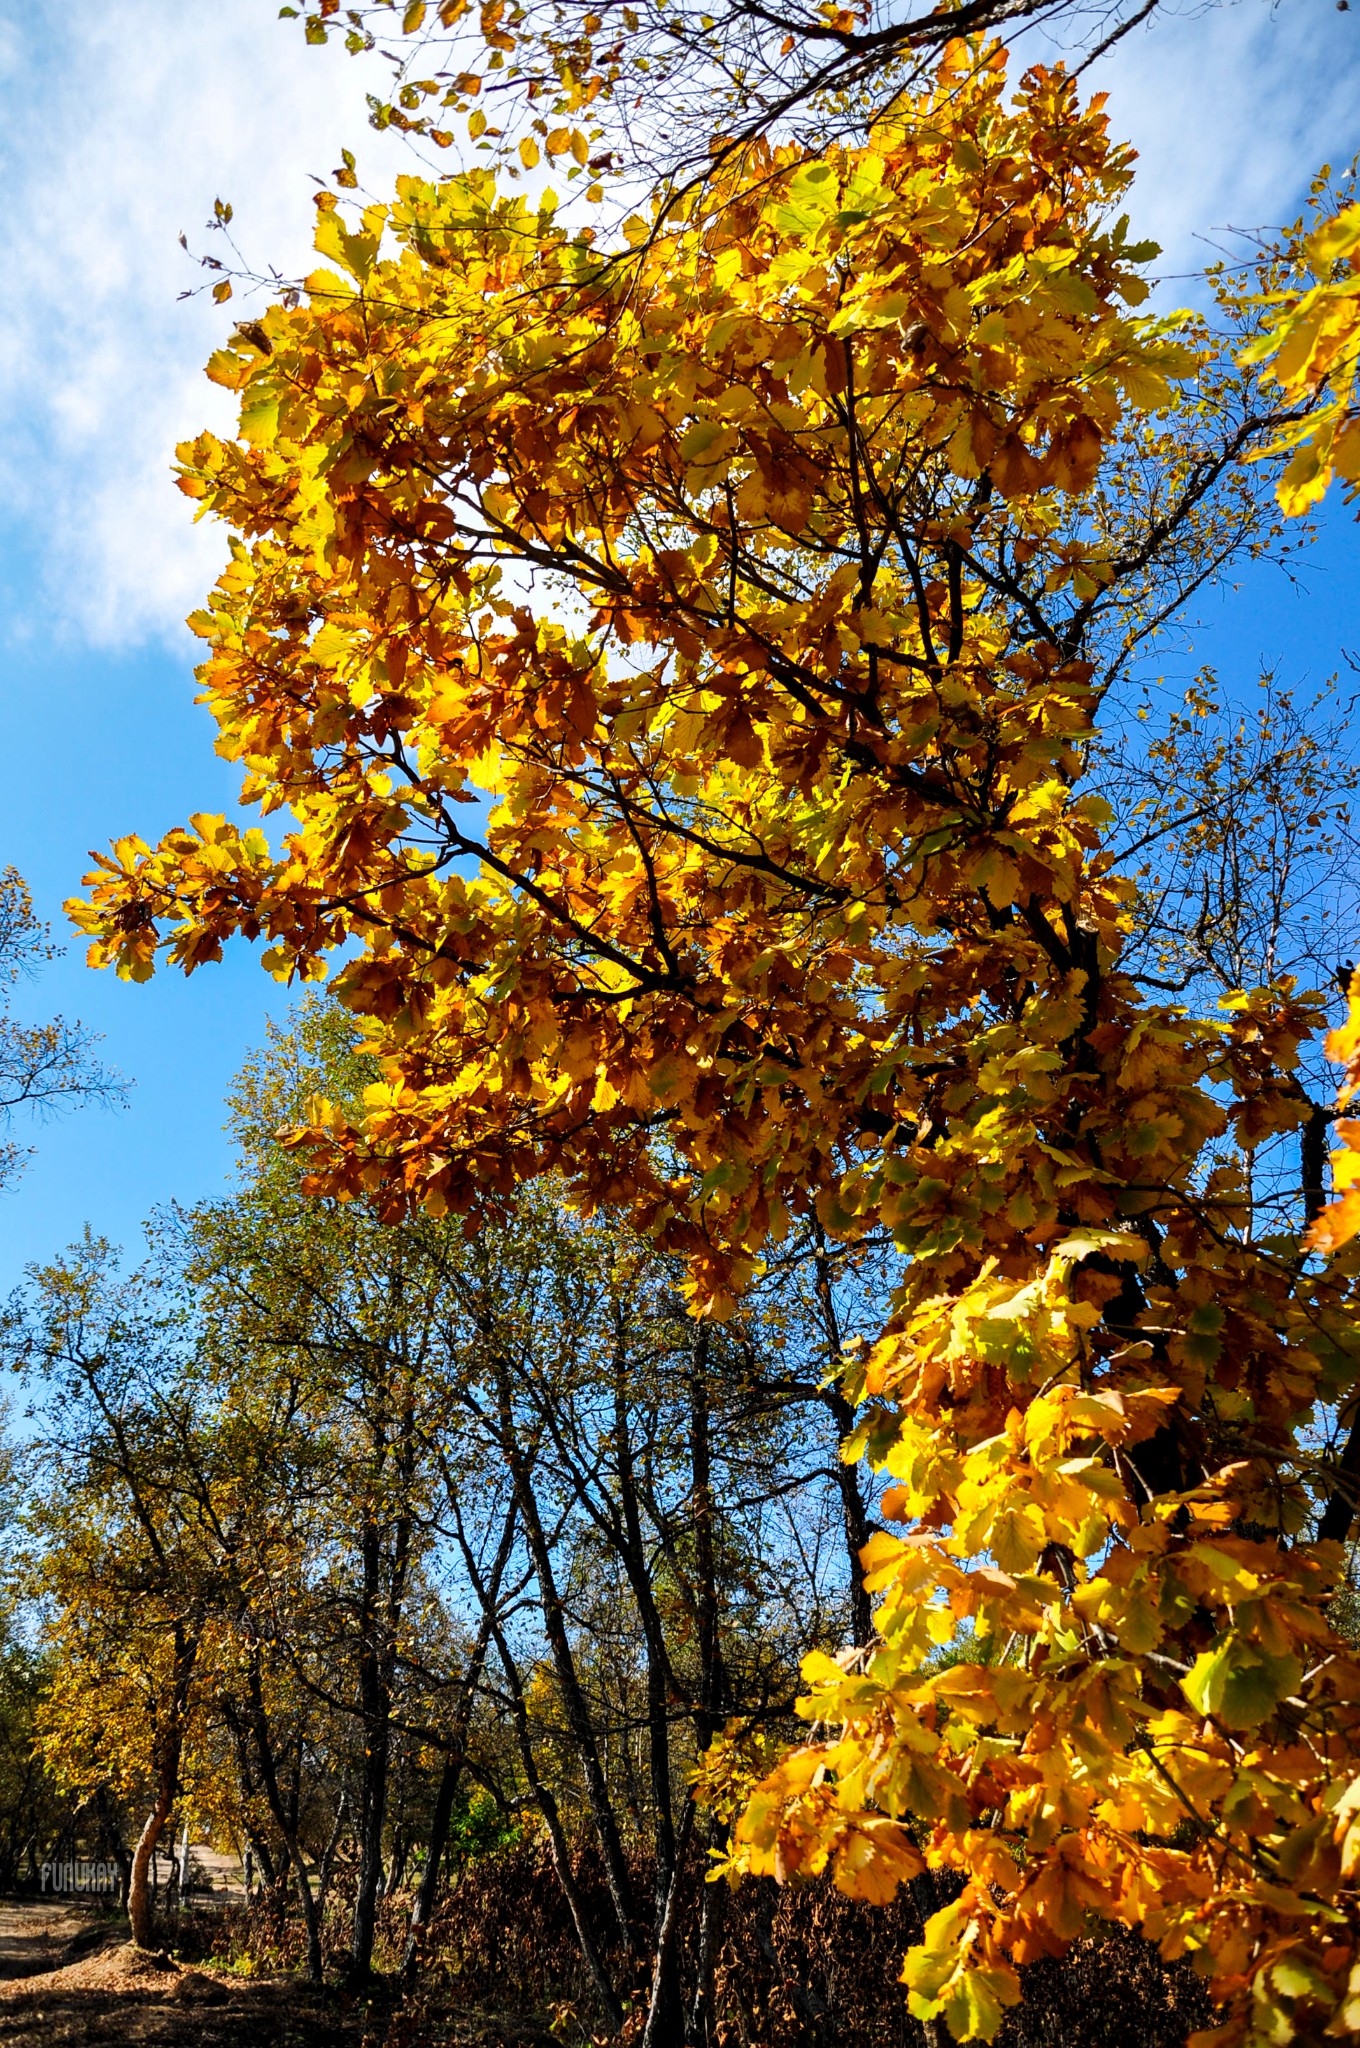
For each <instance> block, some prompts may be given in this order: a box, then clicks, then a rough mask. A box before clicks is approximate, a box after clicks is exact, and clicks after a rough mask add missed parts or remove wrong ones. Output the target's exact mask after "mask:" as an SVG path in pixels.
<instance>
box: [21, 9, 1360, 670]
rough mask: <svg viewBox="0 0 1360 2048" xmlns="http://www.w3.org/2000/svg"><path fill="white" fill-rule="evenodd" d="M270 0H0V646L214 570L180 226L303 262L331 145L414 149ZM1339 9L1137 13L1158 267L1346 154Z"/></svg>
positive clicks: (1352, 133) (111, 617)
mask: <svg viewBox="0 0 1360 2048" xmlns="http://www.w3.org/2000/svg"><path fill="white" fill-rule="evenodd" d="M276 13H277V4H276V0H209V4H202V0H200V4H198V5H195V6H186V5H185V4H184V0H66V4H64V5H62V6H61V7H59V8H58V7H50V8H49V7H35V6H33V5H32V0H0V102H2V103H3V108H4V122H3V124H2V128H0V132H2V133H3V141H0V173H3V180H4V190H5V195H6V204H5V209H4V214H3V218H0V265H3V274H4V278H5V290H4V297H3V304H2V305H0V488H3V494H4V496H3V503H4V506H5V512H4V515H3V517H4V520H5V523H6V524H7V526H8V528H9V539H10V542H11V548H13V547H14V546H16V545H18V546H20V547H21V548H22V554H23V559H24V562H25V569H26V581H25V586H24V588H23V589H22V591H16V590H15V589H13V588H11V591H10V593H9V598H8V601H7V603H6V604H5V605H4V607H3V613H4V617H3V630H7V631H8V633H9V634H10V635H11V636H12V635H15V634H18V635H24V634H37V633H43V634H48V633H50V632H52V631H53V630H57V631H65V632H67V633H72V634H75V635H78V636H80V637H82V638H84V639H86V640H88V641H91V642H94V643H96V644H105V645H121V646H130V645H136V644H138V643H141V642H145V641H147V640H156V639H159V640H167V639H169V640H172V641H173V640H177V639H178V635H179V633H180V631H181V630H182V629H181V628H180V623H179V622H180V621H181V620H182V618H183V615H184V613H185V612H186V611H187V610H189V609H190V608H191V607H192V605H193V604H194V603H195V602H196V601H197V600H198V599H199V598H200V596H201V594H202V592H203V590H204V588H205V586H206V585H207V583H208V582H209V581H210V580H211V577H212V575H213V573H214V571H215V566H216V564H217V562H218V560H219V559H220V553H221V543H220V540H219V539H218V537H217V536H216V535H214V534H213V533H212V531H211V530H210V529H206V528H203V527H198V528H195V526H194V525H193V524H192V521H191V518H190V514H189V508H188V506H187V505H186V503H185V501H184V500H183V499H182V498H181V497H180V496H179V495H178V493H177V492H176V491H175V490H174V487H173V485H172V483H171V481H170V478H169V468H170V462H171V458H172V450H173V447H174V443H175V441H176V440H178V439H180V438H182V437H183V436H184V435H186V434H188V433H191V432H193V431H195V430H196V429H198V428H199V427H201V426H204V425H210V424H211V425H219V426H220V425H225V424H226V423H227V420H228V417H229V414H228V407H227V404H226V401H225V398H224V395H223V394H222V393H220V392H218V391H216V390H215V389H214V388H213V387H212V386H210V385H208V384H207V383H206V382H205V381H204V379H203V377H202V374H201V367H200V366H201V364H202V362H203V361H204V359H205V358H206V356H207V355H208V353H209V351H210V350H211V348H212V347H213V346H215V345H216V344H217V342H218V341H219V340H220V338H221V336H222V334H223V333H224V331H225V329H226V328H227V326H228V325H229V324H230V315H229V314H227V313H225V312H223V311H221V310H219V309H216V308H213V307H212V306H211V305H210V304H207V303H205V302H204V301H203V300H201V299H200V300H196V301H193V302H192V303H188V304H181V303H177V294H178V293H179V292H180V291H182V290H183V289H184V288H185V287H186V286H187V285H189V284H192V283H195V282H197V281H198V273H196V272H195V271H193V269H192V268H191V266H190V264H189V262H188V260H187V258H186V257H185V256H184V255H183V253H182V252H181V251H180V249H179V247H178V244H177V240H176V237H177V235H178V233H179V231H180V230H181V229H184V230H185V231H186V232H187V233H188V235H189V237H190V240H191V242H194V241H196V242H197V243H198V245H199V246H200V247H201V246H205V245H210V238H209V237H207V236H206V235H205V233H204V230H203V224H204V222H205V221H206V219H207V217H208V215H209V214H210V212H211V208H212V201H213V199H214V197H216V196H218V195H221V196H222V197H224V198H229V199H230V200H231V201H232V203H233V205H234V206H235V208H236V226H237V228H238V230H239V232H240V235H241V237H242V240H243V244H244V247H245V249H246V253H247V254H248V255H249V256H250V258H251V259H252V260H254V261H257V262H259V263H260V264H262V265H263V264H265V263H272V264H274V265H276V266H277V267H278V268H279V269H280V270H281V271H284V272H296V271H299V270H302V269H305V268H306V267H307V261H308V249H309V234H310V222H311V217H312V208H311V204H310V191H311V187H310V186H309V184H308V174H309V173H313V172H316V173H320V174H323V175H324V174H325V173H326V172H327V171H328V170H329V169H330V167H331V166H332V165H333V164H335V163H336V162H337V161H338V160H339V151H340V148H341V145H342V144H347V145H349V146H350V147H352V148H355V149H356V150H357V151H358V154H359V161H360V169H361V172H366V173H367V174H368V175H369V177H370V179H371V182H372V183H373V184H374V185H375V186H383V185H385V184H386V183H388V182H390V180H391V178H392V176H393V175H394V173H395V172H396V170H397V169H398V168H400V167H401V165H402V164H403V163H404V162H406V161H407V159H406V158H405V156H404V154H403V152H402V146H401V144H400V143H399V142H397V141H396V140H395V139H388V138H377V137H375V136H373V135H372V134H371V133H370V131H369V130H368V129H367V127H366V124H365V112H364V105H363V92H364V88H365V83H366V80H365V75H364V69H363V67H362V66H361V65H356V64H354V63H352V62H351V61H350V60H349V59H347V58H346V57H345V56H344V55H343V54H342V53H341V52H340V51H339V50H338V49H331V50H326V51H320V50H312V49H308V48H306V47H305V46H304V45H303V42H302V39H301V37H300V35H299V34H298V32H297V30H296V27H294V26H292V25H289V24H284V23H280V22H278V21H277V20H276V19H275V16H276ZM1358 80H1360V14H1358V13H1346V14H1339V13H1338V12H1337V11H1336V9H1335V7H1334V5H1333V4H1332V0H1287V4H1286V5H1285V6H1283V7H1282V8H1281V9H1280V10H1279V11H1278V12H1272V11H1271V10H1270V9H1269V8H1268V7H1267V5H1266V4H1265V0H1242V4H1239V5H1237V6H1229V7H1221V8H1210V9H1207V10H1204V11H1197V12H1196V13H1195V14H1194V15H1193V16H1189V15H1187V16H1185V17H1182V18H1180V19H1167V18H1165V17H1158V18H1156V19H1154V21H1153V22H1152V23H1151V24H1150V25H1149V27H1148V29H1147V30H1146V31H1143V32H1139V33H1138V34H1136V35H1135V36H1131V37H1130V38H1128V39H1127V40H1126V41H1125V42H1124V43H1123V44H1122V45H1121V46H1120V47H1119V49H1118V51H1117V52H1116V53H1114V55H1113V56H1112V57H1111V58H1110V59H1109V60H1107V61H1106V62H1105V63H1104V64H1103V65H1102V67H1101V76H1100V80H1099V82H1100V83H1101V84H1103V85H1105V86H1107V87H1108V88H1109V90H1110V92H1111V113H1112V116H1113V119H1114V122H1115V125H1116V127H1117V128H1118V129H1120V130H1121V131H1122V132H1124V133H1126V134H1128V135H1130V136H1131V138H1132V139H1133V140H1134V141H1135V142H1136V143H1137V145H1138V147H1139V149H1140V151H1141V155H1142V164H1141V169H1140V176H1139V182H1138V190H1137V198H1136V202H1135V207H1134V211H1135V214H1136V216H1137V219H1138V224H1139V226H1140V228H1142V229H1144V230H1145V231H1147V232H1149V233H1151V234H1153V235H1155V236H1156V237H1157V238H1158V239H1160V240H1161V241H1162V242H1163V244H1164V246H1165V250H1166V256H1165V263H1164V267H1165V268H1166V269H1167V270H1168V271H1169V272H1173V273H1174V272H1179V271H1190V270H1193V269H1195V268H1197V267H1198V266H1199V265H1200V264H1201V263H1202V262H1203V261H1204V260H1205V257H1206V255H1207V254H1208V249H1207V246H1206V244H1205V243H1204V242H1203V241H1201V240H1197V237H1201V236H1203V235H1205V234H1206V233H1208V232H1209V231H1211V230H1213V229H1215V228H1221V227H1223V226H1225V225H1228V224H1232V225H1234V226H1255V225H1257V224H1259V223H1261V222H1264V221H1271V220H1277V219H1279V218H1281V217H1282V216H1284V215H1285V214H1287V213H1288V212H1290V211H1291V210H1292V209H1294V208H1296V207H1297V204H1298V200H1299V196H1300V193H1301V190H1302V187H1303V185H1304V184H1305V182H1306V179H1307V176H1308V174H1309V172H1310V171H1311V169H1312V168H1313V167H1314V166H1315V164H1316V163H1317V162H1318V161H1320V160H1321V159H1322V158H1323V157H1324V156H1327V155H1331V156H1332V157H1333V159H1340V158H1342V157H1345V156H1348V155H1349V153H1350V152H1351V151H1352V150H1354V149H1355V148H1356V147H1358V146H1360V92H1357V90H1356V86H1357V81H1358Z"/></svg>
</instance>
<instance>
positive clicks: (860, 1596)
mask: <svg viewBox="0 0 1360 2048" xmlns="http://www.w3.org/2000/svg"><path fill="white" fill-rule="evenodd" d="M816 1244H817V1251H816V1270H817V1299H818V1301H819V1302H820V1304H821V1310H822V1327H823V1329H824V1330H825V1332H826V1355H827V1363H828V1365H829V1366H830V1367H831V1368H832V1370H833V1371H835V1370H837V1369H839V1367H840V1364H841V1360H842V1356H843V1353H844V1349H845V1342H844V1337H843V1334H842V1331H841V1324H840V1317H839V1316H838V1315H837V1313H836V1296H835V1293H834V1292H833V1289H832V1285H831V1261H830V1259H829V1258H828V1257H827V1252H826V1238H825V1236H824V1234H823V1232H822V1228H821V1225H820V1224H818V1225H817V1226H816ZM822 1399H823V1400H824V1402H825V1404H826V1406H827V1407H828V1408H829V1410H830V1411H831V1415H832V1418H833V1420H834V1422H835V1424H836V1430H837V1433H838V1435H839V1436H840V1439H841V1441H842V1443H843V1442H844V1441H845V1439H846V1437H848V1436H849V1434H850V1432H851V1430H852V1429H853V1428H854V1426H855V1411H854V1409H853V1408H852V1407H851V1406H850V1403H849V1402H848V1401H847V1400H846V1398H845V1396H844V1394H842V1393H841V1392H840V1389H839V1388H838V1387H834V1386H829V1387H827V1388H826V1389H825V1390H824V1392H823V1395H822ZM836 1485H837V1487H838V1489H839V1491H840V1496H841V1522H842V1525H843V1527H844V1529H845V1548H846V1553H847V1556H848V1560H849V1566H850V1634H851V1638H852V1640H853V1642H854V1644H855V1647H856V1649H861V1648H863V1646H864V1645H865V1644H866V1643H871V1642H872V1641H873V1639H874V1616H873V1606H872V1603H871V1602H870V1599H869V1595H868V1594H867V1593H866V1592H865V1590H864V1567H863V1565H862V1564H861V1563H860V1555H859V1554H860V1552H861V1551H862V1550H863V1548H864V1546H865V1544H866V1543H867V1542H868V1541H869V1537H870V1534H871V1531H870V1528H869V1517H868V1515H867V1514H866V1513H865V1508H864V1491H863V1488H862V1487H861V1486H860V1483H859V1473H858V1471H857V1470H856V1469H855V1467H854V1466H853V1465H847V1464H846V1463H845V1461H844V1459H840V1458H838V1459H837V1461H836Z"/></svg>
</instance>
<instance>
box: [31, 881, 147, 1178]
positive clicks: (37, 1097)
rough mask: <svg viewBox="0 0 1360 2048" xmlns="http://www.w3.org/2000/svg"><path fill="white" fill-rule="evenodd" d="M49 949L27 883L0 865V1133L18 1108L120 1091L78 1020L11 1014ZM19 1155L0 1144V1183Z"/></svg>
mask: <svg viewBox="0 0 1360 2048" xmlns="http://www.w3.org/2000/svg"><path fill="white" fill-rule="evenodd" d="M55 951H56V948H55V947H54V946H53V945H52V943H51V940H50V938H49V935H48V929H47V926H46V925H45V924H44V923H43V922H42V920H41V919H40V918H39V917H37V916H36V915H35V914H34V910H33V899H32V897H31V895H30V894H29V890H28V886H27V884H26V883H25V882H24V881H23V880H22V879H21V877H20V876H19V875H17V874H16V873H15V871H14V869H13V868H4V869H2V870H0V1130H4V1131H8V1130H10V1129H11V1128H12V1127H13V1124H14V1120H15V1117H16V1115H18V1114H20V1113H22V1112H25V1111H27V1112H29V1113H31V1114H36V1115H38V1116H50V1115H55V1114H57V1113H59V1112H60V1111H61V1110H63V1109H65V1108H66V1107H68V1105H70V1104H71V1103H73V1102H78V1101H84V1100H88V1099H90V1098H94V1099H96V1100H98V1101H102V1102H116V1101H118V1100H120V1099H121V1097H122V1095H123V1093H124V1092H125V1091H124V1083H123V1082H121V1081H120V1080H119V1079H118V1077H117V1076H116V1075H115V1074H112V1073H110V1072H109V1071H108V1070H107V1069H106V1068H104V1067H102V1066H100V1064H99V1062H98V1060H97V1059H96V1058H95V1057H94V1053H93V1048H94V1046H95V1044H96V1043H97V1040H96V1039H95V1038H94V1037H93V1036H92V1035H91V1033H89V1032H88V1031H86V1030H84V1029H83V1028H82V1026H81V1025H79V1024H68V1023H67V1022H66V1021H65V1020H64V1019H63V1018H61V1017H53V1018H52V1019H51V1021H50V1022H49V1023H46V1024H24V1023H22V1022H21V1021H20V1020H19V1019H18V1018H17V1017H16V1016H15V1015H14V1013H13V1009H12V1007H11V1006H12V1004H13V1001H14V993H15V990H16V988H17V987H18V986H19V985H20V984H21V983H22V982H24V981H26V980H27V979H29V978H30V977H31V976H32V975H34V974H36V973H37V972H38V970H39V969H40V968H41V967H42V966H43V964H44V963H45V962H46V961H48V960H50V959H51V958H52V957H53V955H54V953H55ZM23 1158H24V1151H23V1148H22V1147H21V1146H20V1145H19V1144H18V1143H17V1142H15V1141H14V1140H12V1139H5V1140H3V1141H0V1187H3V1186H5V1185H6V1184H7V1183H8V1182H10V1181H12V1180H13V1179H14V1178H15V1176H16V1174H17V1173H18V1172H19V1171H20V1170H21V1167H22V1163H23Z"/></svg>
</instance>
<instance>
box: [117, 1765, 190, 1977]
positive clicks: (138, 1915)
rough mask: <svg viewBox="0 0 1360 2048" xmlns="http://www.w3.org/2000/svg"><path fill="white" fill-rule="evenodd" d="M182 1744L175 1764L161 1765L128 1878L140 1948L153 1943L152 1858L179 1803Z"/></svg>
mask: <svg viewBox="0 0 1360 2048" xmlns="http://www.w3.org/2000/svg"><path fill="white" fill-rule="evenodd" d="M178 1750H179V1745H178V1744H176V1745H175V1751H176V1756H175V1764H172V1765H171V1766H170V1767H169V1768H167V1767H166V1766H165V1765H164V1764H163V1765H162V1767H161V1772H160V1777H159V1781H158V1783H157V1786H156V1803H155V1805H154V1806H153V1807H152V1809H151V1811H150V1813H149V1814H148V1815H147V1817H146V1825H145V1827H144V1828H143V1829H142V1832H141V1834H140V1835H139V1836H138V1837H137V1846H136V1848H135V1849H134V1850H133V1852H132V1871H131V1875H130V1876H129V1879H128V1900H127V1909H128V1925H129V1927H130V1928H131V1930H132V1939H133V1941H134V1942H135V1943H136V1945H137V1947H138V1948H150V1946H151V1859H152V1857H153V1856H154V1855H155V1853H156V1844H157V1842H159V1840H160V1838H161V1836H162V1835H163V1834H164V1832H165V1823H166V1822H167V1821H168V1820H169V1818H170V1813H171V1809H172V1808H173V1806H174V1803H175V1777H176V1767H177V1764H178Z"/></svg>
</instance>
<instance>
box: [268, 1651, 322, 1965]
mask: <svg viewBox="0 0 1360 2048" xmlns="http://www.w3.org/2000/svg"><path fill="white" fill-rule="evenodd" d="M252 1649H253V1654H252V1656H251V1660H250V1723H251V1729H252V1732H253V1733H254V1737H255V1752H256V1758H257V1760H258V1762H259V1766H260V1782H261V1784H262V1785H263V1787H264V1796H265V1799H266V1800H267V1802H268V1805H269V1811H270V1812H271V1813H272V1814H273V1816H274V1824H275V1826H276V1827H277V1828H278V1830H279V1833H280V1834H281V1835H282V1836H283V1839H284V1844H285V1846H286V1848H287V1850H288V1855H289V1859H290V1861H291V1862H292V1865H293V1869H294V1872H295V1873H296V1876H297V1893H298V1903H299V1904H300V1905H301V1907H302V1919H303V1924H304V1925H305V1927H306V1930H307V1976H308V1979H309V1981H310V1982H311V1983H313V1984H320V1983H321V1981H322V1979H323V1977H324V1974H325V1972H324V1968H323V1965H322V1960H321V1916H320V1914H319V1913H318V1911H317V1905H316V1900H315V1899H314V1898H313V1896H312V1886H311V1880H310V1878H309V1877H308V1875H307V1865H306V1863H305V1861H304V1860H303V1855H302V1849H301V1846H300V1844H299V1842H298V1838H297V1829H296V1828H295V1826H294V1825H293V1821H292V1817H291V1816H290V1814H289V1811H288V1808H287V1807H286V1806H285V1804H284V1800H283V1794H282V1792H281V1791H280V1789H279V1774H278V1771H277V1770H276V1769H275V1766H274V1748H273V1744H272V1743H271V1742H270V1739H269V1720H268V1716H267V1714H266V1712H265V1705H264V1687H263V1684H262V1683H261V1678H260V1657H259V1648H258V1645H253V1646H252ZM260 1848H261V1851H263V1849H264V1844H263V1843H261V1844H260Z"/></svg>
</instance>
